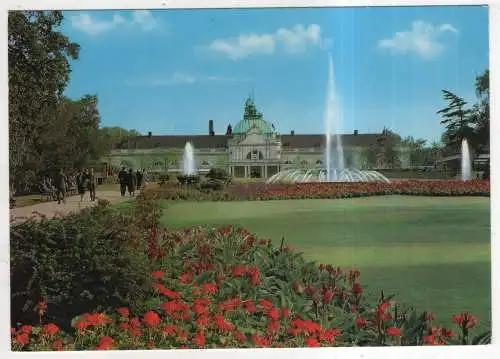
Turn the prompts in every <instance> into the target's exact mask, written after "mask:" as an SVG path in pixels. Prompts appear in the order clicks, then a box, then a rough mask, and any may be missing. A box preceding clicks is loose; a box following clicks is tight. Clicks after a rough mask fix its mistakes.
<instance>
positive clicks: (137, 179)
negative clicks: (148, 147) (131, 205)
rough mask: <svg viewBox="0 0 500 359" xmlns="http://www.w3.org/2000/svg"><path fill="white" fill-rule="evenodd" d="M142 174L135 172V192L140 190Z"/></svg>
mask: <svg viewBox="0 0 500 359" xmlns="http://www.w3.org/2000/svg"><path fill="white" fill-rule="evenodd" d="M142 177H143V175H142V173H141V171H139V170H137V172H136V173H135V179H136V183H137V186H136V188H137V190H138V191H139V190H140V189H141V185H142Z"/></svg>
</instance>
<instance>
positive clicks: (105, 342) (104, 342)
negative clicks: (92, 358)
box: [95, 336, 114, 350]
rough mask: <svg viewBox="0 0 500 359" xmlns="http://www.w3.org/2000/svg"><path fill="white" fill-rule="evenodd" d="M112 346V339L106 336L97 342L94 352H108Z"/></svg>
mask: <svg viewBox="0 0 500 359" xmlns="http://www.w3.org/2000/svg"><path fill="white" fill-rule="evenodd" d="M113 344H114V340H113V338H111V337H108V336H106V337H103V338H102V339H101V340H100V341H99V345H98V346H97V347H96V348H95V349H96V350H110V349H112V347H113Z"/></svg>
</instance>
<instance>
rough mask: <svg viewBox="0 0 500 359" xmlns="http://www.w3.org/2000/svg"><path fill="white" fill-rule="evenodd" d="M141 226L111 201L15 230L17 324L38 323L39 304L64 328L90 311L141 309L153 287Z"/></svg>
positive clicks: (13, 256) (12, 240)
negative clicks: (111, 206) (115, 207)
mask: <svg viewBox="0 0 500 359" xmlns="http://www.w3.org/2000/svg"><path fill="white" fill-rule="evenodd" d="M141 235H142V233H141V228H138V227H137V222H136V221H135V218H134V217H132V216H131V215H130V213H123V212H120V211H118V210H115V209H112V208H110V207H109V206H108V205H107V204H106V203H99V205H98V206H97V207H95V208H92V209H86V210H83V211H82V212H81V213H79V214H73V215H70V216H68V217H65V218H58V219H42V220H40V221H36V220H28V221H26V222H24V223H21V224H16V225H13V226H12V227H11V230H10V244H11V295H12V308H11V313H12V315H11V319H12V322H17V321H20V320H24V321H26V320H27V321H29V322H33V320H34V319H36V318H37V314H36V313H35V312H34V311H33V309H34V307H35V305H36V304H37V302H39V301H46V302H47V303H48V304H49V308H50V309H49V311H48V312H47V318H51V319H53V320H54V321H55V322H56V323H57V324H59V325H63V326H64V325H68V319H70V318H72V317H73V316H74V315H76V314H77V313H81V312H84V311H89V310H105V309H107V308H109V307H115V306H120V305H128V306H131V307H136V304H137V303H141V302H142V301H143V300H144V297H145V294H146V292H147V289H149V286H150V278H149V276H148V272H149V268H150V263H149V262H148V259H147V250H146V248H145V246H144V245H143V244H142V241H140V240H139V238H140V237H141Z"/></svg>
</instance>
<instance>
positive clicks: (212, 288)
mask: <svg viewBox="0 0 500 359" xmlns="http://www.w3.org/2000/svg"><path fill="white" fill-rule="evenodd" d="M201 288H202V290H203V293H205V294H215V293H217V285H216V284H215V283H203V284H202V285H201Z"/></svg>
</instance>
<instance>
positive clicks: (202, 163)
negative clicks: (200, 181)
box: [201, 161, 210, 166]
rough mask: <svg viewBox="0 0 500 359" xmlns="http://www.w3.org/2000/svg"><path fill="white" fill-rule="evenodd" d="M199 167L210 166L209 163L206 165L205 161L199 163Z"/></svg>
mask: <svg viewBox="0 0 500 359" xmlns="http://www.w3.org/2000/svg"><path fill="white" fill-rule="evenodd" d="M201 165H202V166H210V163H208V162H207V161H201Z"/></svg>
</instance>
